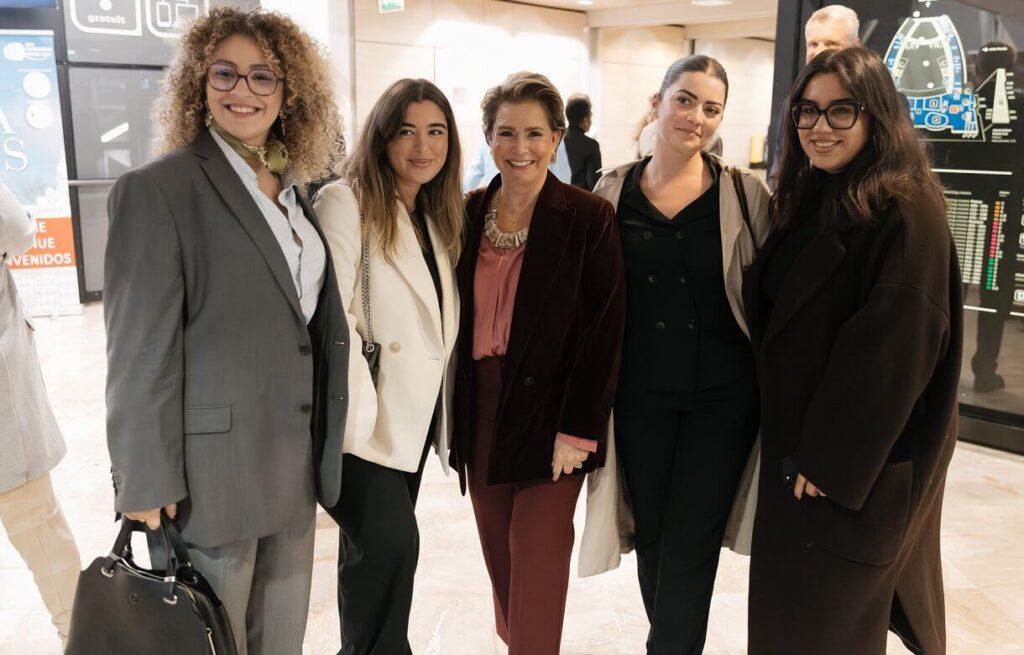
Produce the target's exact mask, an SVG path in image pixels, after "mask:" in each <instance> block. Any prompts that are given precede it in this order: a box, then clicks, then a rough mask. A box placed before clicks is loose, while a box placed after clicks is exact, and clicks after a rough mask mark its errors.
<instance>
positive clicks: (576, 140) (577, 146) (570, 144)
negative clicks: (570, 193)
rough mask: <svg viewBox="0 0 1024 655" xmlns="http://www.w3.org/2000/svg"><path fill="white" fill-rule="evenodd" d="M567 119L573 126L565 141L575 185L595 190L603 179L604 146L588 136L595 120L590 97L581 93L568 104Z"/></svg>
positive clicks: (566, 132)
mask: <svg viewBox="0 0 1024 655" xmlns="http://www.w3.org/2000/svg"><path fill="white" fill-rule="evenodd" d="M565 118H566V120H567V121H568V123H569V126H568V128H567V129H566V130H565V138H564V141H565V150H566V152H567V153H568V155H569V168H571V169H572V185H573V186H578V187H579V188H581V189H586V190H587V191H592V190H593V189H594V185H595V184H597V178H599V177H600V174H599V173H598V171H600V170H601V145H600V144H599V143H598V142H597V140H596V139H592V138H591V137H589V136H587V132H589V131H590V125H591V120H592V118H593V110H592V107H591V104H590V98H588V97H587V96H585V95H581V94H578V95H573V96H571V97H570V98H569V101H568V102H567V103H566V104H565Z"/></svg>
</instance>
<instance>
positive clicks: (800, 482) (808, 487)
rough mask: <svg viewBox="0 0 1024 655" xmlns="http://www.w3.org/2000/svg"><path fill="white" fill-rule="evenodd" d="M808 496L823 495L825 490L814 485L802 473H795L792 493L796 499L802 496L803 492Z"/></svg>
mask: <svg viewBox="0 0 1024 655" xmlns="http://www.w3.org/2000/svg"><path fill="white" fill-rule="evenodd" d="M805 492H806V493H807V495H808V496H812V497H814V498H817V497H818V496H821V497H822V498H824V497H825V492H824V491H822V490H821V489H819V488H817V487H815V486H814V484H813V483H812V482H811V481H810V480H808V479H807V478H805V477H804V476H803V473H797V474H796V484H794V485H793V495H794V496H796V499H797V500H800V499H801V498H803V497H804V493H805Z"/></svg>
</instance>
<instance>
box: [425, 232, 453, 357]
mask: <svg viewBox="0 0 1024 655" xmlns="http://www.w3.org/2000/svg"><path fill="white" fill-rule="evenodd" d="M427 231H428V232H430V242H431V244H433V246H434V261H435V262H437V270H438V272H439V273H440V274H441V326H440V327H441V332H440V337H441V343H443V344H444V350H445V352H446V353H450V352H451V351H452V349H453V348H454V347H455V335H456V334H457V333H458V332H457V329H456V328H457V326H456V322H457V321H458V317H457V315H456V311H457V310H456V308H457V307H458V306H459V300H458V297H457V296H456V294H457V292H456V290H455V281H454V277H453V275H452V262H451V260H450V259H449V258H448V251H447V250H446V249H445V248H444V246H443V244H442V243H441V237H440V235H438V233H437V228H436V227H435V225H434V223H433V221H430V220H428V221H427Z"/></svg>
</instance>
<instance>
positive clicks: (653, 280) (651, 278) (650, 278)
mask: <svg viewBox="0 0 1024 655" xmlns="http://www.w3.org/2000/svg"><path fill="white" fill-rule="evenodd" d="M647 281H648V282H650V283H651V284H654V283H656V282H657V281H658V276H657V275H648V276H647Z"/></svg>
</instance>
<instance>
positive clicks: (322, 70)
mask: <svg viewBox="0 0 1024 655" xmlns="http://www.w3.org/2000/svg"><path fill="white" fill-rule="evenodd" d="M233 34H242V35H245V36H249V37H252V38H253V39H254V40H255V41H256V43H257V44H259V46H260V48H261V49H262V50H263V53H264V55H266V57H267V63H268V64H269V65H270V68H271V69H272V70H273V71H274V72H275V73H277V74H278V76H280V77H281V78H283V79H282V83H283V84H284V103H283V105H282V108H281V113H282V118H279V119H278V120H276V121H275V122H274V128H273V129H274V132H275V134H276V135H277V137H278V138H280V139H281V140H282V141H283V142H284V144H285V146H286V147H287V148H288V154H289V159H290V162H291V165H292V170H293V171H294V173H295V175H296V176H297V178H298V179H299V180H300V181H302V182H306V181H309V180H318V179H321V178H323V177H325V176H326V175H327V174H328V173H329V172H330V167H331V165H332V164H333V163H334V162H335V161H336V160H337V159H339V158H340V156H341V155H342V153H343V152H344V147H345V145H344V140H343V139H342V137H341V115H340V113H339V112H338V105H337V103H336V102H335V100H334V90H333V89H332V88H331V82H330V80H331V75H330V65H329V64H328V63H327V59H326V58H325V57H324V55H323V53H322V52H321V48H320V46H319V45H318V44H317V42H316V41H314V40H313V39H312V38H311V37H310V36H309V35H308V34H306V33H305V32H304V31H302V29H301V28H299V26H298V25H296V24H295V23H294V22H293V21H292V20H291V19H290V18H288V17H286V16H284V15H282V14H279V13H276V12H268V11H266V10H262V9H255V10H251V11H249V10H244V9H236V8H233V7H217V8H214V9H211V10H210V13H209V14H207V15H205V16H201V17H199V18H198V19H196V20H195V21H194V22H193V23H192V24H191V26H190V27H189V28H188V30H186V32H185V33H184V34H183V35H182V37H181V43H180V44H179V49H178V54H177V56H176V57H175V59H174V62H173V63H172V64H171V66H170V68H169V69H168V71H167V82H166V84H164V88H163V91H162V93H161V96H160V100H159V101H158V102H157V105H156V114H157V116H156V123H157V125H158V126H159V129H158V137H157V149H158V150H159V151H160V152H169V151H171V150H177V149H178V148H183V147H185V146H188V145H190V144H191V143H192V142H193V141H195V140H196V137H198V136H199V133H200V132H201V131H202V130H203V129H205V127H206V114H207V111H208V108H207V106H206V71H207V69H208V68H209V67H210V64H211V63H212V60H213V51H214V50H216V48H217V45H218V44H219V43H220V42H221V41H223V40H224V39H226V38H227V37H229V36H231V35H233Z"/></svg>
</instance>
